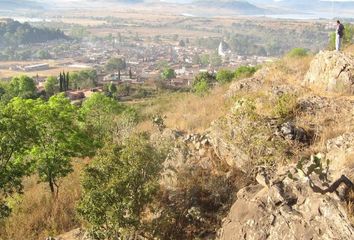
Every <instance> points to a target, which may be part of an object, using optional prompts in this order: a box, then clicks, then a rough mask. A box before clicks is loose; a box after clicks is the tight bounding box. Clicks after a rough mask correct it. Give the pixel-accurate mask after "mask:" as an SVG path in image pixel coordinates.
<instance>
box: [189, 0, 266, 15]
mask: <svg viewBox="0 0 354 240" xmlns="http://www.w3.org/2000/svg"><path fill="white" fill-rule="evenodd" d="M192 4H193V5H197V6H200V7H208V8H222V9H228V10H234V11H237V12H239V13H244V14H262V13H265V12H266V11H267V10H266V9H263V8H260V7H257V6H256V5H253V4H251V3H249V2H247V1H235V0H224V1H220V0H196V1H193V2H192Z"/></svg>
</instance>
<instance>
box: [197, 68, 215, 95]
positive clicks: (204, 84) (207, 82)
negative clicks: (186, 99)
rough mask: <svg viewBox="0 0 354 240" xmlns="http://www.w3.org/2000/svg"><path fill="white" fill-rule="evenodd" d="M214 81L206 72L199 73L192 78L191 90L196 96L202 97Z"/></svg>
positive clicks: (212, 76)
mask: <svg viewBox="0 0 354 240" xmlns="http://www.w3.org/2000/svg"><path fill="white" fill-rule="evenodd" d="M215 81H216V79H215V76H214V75H212V74H210V73H208V72H203V73H199V74H198V75H197V76H196V77H195V78H194V81H193V84H192V90H193V92H195V93H196V94H198V95H204V94H206V93H207V92H208V90H209V88H210V87H211V85H212V84H213V83H214V82H215Z"/></svg>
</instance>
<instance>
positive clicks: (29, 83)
mask: <svg viewBox="0 0 354 240" xmlns="http://www.w3.org/2000/svg"><path fill="white" fill-rule="evenodd" d="M10 91H11V93H12V94H13V95H14V96H18V97H21V98H33V97H35V96H36V95H37V94H36V93H37V89H36V84H35V82H34V80H33V79H32V78H30V77H28V76H26V75H21V76H19V77H13V78H12V79H11V82H10Z"/></svg>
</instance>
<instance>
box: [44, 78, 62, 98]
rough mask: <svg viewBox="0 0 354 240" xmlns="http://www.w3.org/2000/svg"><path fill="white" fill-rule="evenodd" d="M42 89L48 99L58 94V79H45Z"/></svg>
mask: <svg viewBox="0 0 354 240" xmlns="http://www.w3.org/2000/svg"><path fill="white" fill-rule="evenodd" d="M44 89H45V92H46V94H47V96H48V97H50V96H53V95H54V94H56V93H58V92H59V86H58V79H57V78H56V77H54V76H50V77H48V78H47V80H46V81H45V84H44Z"/></svg>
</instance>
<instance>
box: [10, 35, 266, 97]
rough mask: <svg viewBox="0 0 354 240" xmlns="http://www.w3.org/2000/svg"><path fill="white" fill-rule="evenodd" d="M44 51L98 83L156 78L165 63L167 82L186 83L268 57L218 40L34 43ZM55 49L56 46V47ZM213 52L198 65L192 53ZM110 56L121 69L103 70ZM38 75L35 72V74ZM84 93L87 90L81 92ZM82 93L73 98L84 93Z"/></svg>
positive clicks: (39, 67) (27, 68)
mask: <svg viewBox="0 0 354 240" xmlns="http://www.w3.org/2000/svg"><path fill="white" fill-rule="evenodd" d="M37 47H41V48H43V49H44V50H46V51H48V52H49V54H50V56H52V58H53V59H58V60H60V61H58V63H59V62H60V64H57V66H56V67H58V68H62V69H65V68H70V69H73V68H74V69H78V70H82V69H95V70H96V71H97V73H98V79H97V82H98V83H99V85H103V84H106V83H111V82H113V83H116V84H120V83H128V84H142V83H144V82H146V81H148V80H152V79H159V77H160V73H161V70H162V69H163V68H164V67H166V66H168V67H169V68H172V69H174V70H175V73H176V77H175V78H174V79H172V80H170V81H169V83H168V84H170V85H172V86H174V87H187V86H189V85H190V84H191V82H192V81H193V79H194V77H195V76H196V75H197V74H198V73H200V72H217V71H218V69H220V68H232V69H234V68H236V67H237V66H240V65H258V64H261V63H263V62H266V61H271V59H270V58H267V57H260V56H240V55H237V54H236V53H234V52H232V51H231V50H230V49H229V48H228V45H227V44H226V43H225V42H223V41H222V42H220V45H219V47H218V49H215V50H217V51H215V50H210V49H203V48H198V47H193V46H186V45H184V46H181V45H179V44H175V45H173V44H172V43H154V42H143V41H136V42H134V41H133V42H130V43H129V44H128V43H121V44H116V42H115V44H112V42H111V41H110V40H100V41H94V42H92V41H89V40H87V41H77V42H65V41H55V42H50V43H46V44H38V46H37ZM58 49H59V50H58ZM215 52H217V54H218V55H219V57H220V59H222V61H221V63H220V65H219V66H217V67H215V66H211V65H201V63H200V62H196V61H195V60H194V57H195V56H203V55H208V54H215ZM112 57H120V58H124V60H125V62H126V69H124V70H122V71H121V72H119V73H118V72H107V71H105V65H106V63H107V62H108V61H109V59H111V58H112ZM11 68H13V70H20V71H24V72H32V73H33V74H32V75H35V74H37V72H40V71H43V70H47V69H49V68H50V65H49V64H48V63H40V64H29V65H22V66H18V65H16V66H11ZM37 76H38V74H37ZM84 95H85V96H86V95H87V94H84ZM84 95H83V94H81V93H80V94H78V96H76V95H75V94H74V95H73V98H76V97H78V98H79V97H84Z"/></svg>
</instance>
